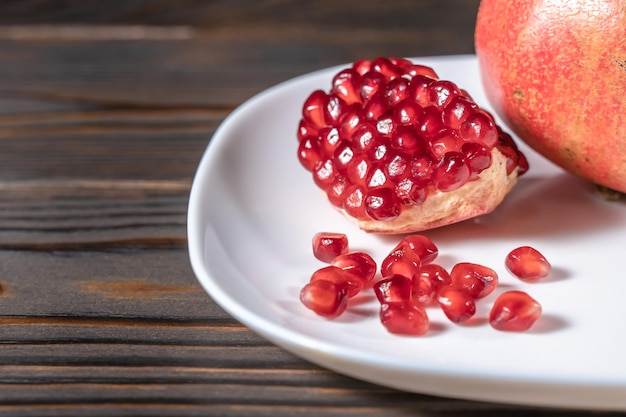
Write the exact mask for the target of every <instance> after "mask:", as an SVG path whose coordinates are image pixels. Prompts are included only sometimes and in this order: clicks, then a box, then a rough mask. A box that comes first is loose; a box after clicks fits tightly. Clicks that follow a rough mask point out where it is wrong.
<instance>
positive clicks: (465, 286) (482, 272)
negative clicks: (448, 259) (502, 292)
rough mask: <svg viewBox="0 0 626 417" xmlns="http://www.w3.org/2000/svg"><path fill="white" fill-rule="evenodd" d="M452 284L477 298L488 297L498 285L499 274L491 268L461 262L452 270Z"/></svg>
mask: <svg viewBox="0 0 626 417" xmlns="http://www.w3.org/2000/svg"><path fill="white" fill-rule="evenodd" d="M450 279H451V284H450V285H451V286H452V287H455V288H459V289H462V290H465V291H467V293H468V294H469V295H470V296H472V297H473V298H475V299H478V298H483V297H486V296H487V295H489V294H491V293H492V292H493V291H494V290H495V289H496V287H497V286H498V274H497V273H496V271H494V270H493V269H491V268H488V267H486V266H484V265H479V264H475V263H471V262H460V263H458V264H456V265H454V266H453V267H452V270H451V271H450Z"/></svg>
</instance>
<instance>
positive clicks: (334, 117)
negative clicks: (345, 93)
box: [324, 94, 349, 126]
mask: <svg viewBox="0 0 626 417" xmlns="http://www.w3.org/2000/svg"><path fill="white" fill-rule="evenodd" d="M327 97H328V98H327V101H326V105H325V106H324V118H325V120H326V124H328V125H331V126H339V125H340V121H341V118H342V116H343V115H344V113H345V112H346V110H347V109H348V108H349V106H348V105H347V104H346V102H345V101H343V100H342V99H341V98H339V97H338V96H337V95H335V94H330V95H329V96H327Z"/></svg>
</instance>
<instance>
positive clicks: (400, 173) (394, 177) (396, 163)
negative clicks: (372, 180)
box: [385, 154, 409, 182]
mask: <svg viewBox="0 0 626 417" xmlns="http://www.w3.org/2000/svg"><path fill="white" fill-rule="evenodd" d="M385 168H386V169H385V171H386V172H387V176H388V178H389V179H390V180H391V181H393V182H398V180H399V179H401V178H406V176H407V174H408V173H409V161H407V158H406V156H404V155H401V154H393V155H392V156H390V160H389V161H388V162H387V163H386V164H385Z"/></svg>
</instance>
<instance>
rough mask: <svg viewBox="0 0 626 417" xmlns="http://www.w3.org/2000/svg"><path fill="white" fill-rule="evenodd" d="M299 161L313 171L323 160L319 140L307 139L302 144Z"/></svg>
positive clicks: (299, 150)
mask: <svg viewBox="0 0 626 417" xmlns="http://www.w3.org/2000/svg"><path fill="white" fill-rule="evenodd" d="M298 159H299V160H300V163H301V164H302V166H304V167H305V168H306V169H307V170H308V171H313V168H314V167H315V165H317V163H318V162H319V161H320V159H321V156H320V150H319V145H318V140H317V138H313V137H307V138H304V139H303V140H302V141H301V142H300V145H299V146H298Z"/></svg>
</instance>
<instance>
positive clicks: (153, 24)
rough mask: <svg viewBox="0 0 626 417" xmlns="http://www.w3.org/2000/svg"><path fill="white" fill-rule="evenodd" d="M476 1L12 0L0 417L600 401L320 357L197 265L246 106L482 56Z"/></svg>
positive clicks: (507, 411) (0, 18)
mask: <svg viewBox="0 0 626 417" xmlns="http://www.w3.org/2000/svg"><path fill="white" fill-rule="evenodd" d="M477 6H478V0H419V1H416V0H411V1H409V0H399V1H394V2H378V1H369V0H368V1H359V2H355V1H346V0H333V1H330V0H314V1H307V2H300V1H293V0H292V1H287V0H261V1H252V0H235V1H233V0H228V1H226V0H214V1H208V0H182V1H174V0H124V1H121V0H112V1H106V2H103V1H96V0H84V1H80V2H77V1H67V0H21V1H3V2H0V287H1V289H2V291H1V292H0V416H4V415H15V416H59V415H62V416H100V415H106V416H207V415H216V416H217V415H219V416H272V417H280V416H289V417H294V416H316V417H317V416H344V417H345V416H455V415H463V416H500V415H507V416H525V415H528V414H529V413H532V414H533V415H537V416H546V417H547V416H552V417H555V416H565V415H568V416H569V415H580V416H582V415H586V414H588V413H584V412H571V411H567V410H550V409H538V408H526V407H517V406H511V405H501V404H487V403H481V402H473V401H465V400H453V399H447V398H439V397H432V396H428V395H419V394H411V393H404V392H399V391H396V390H392V389H388V388H384V387H380V386H377V385H373V384H370V383H367V382H363V381H357V380H355V379H352V378H349V377H346V376H342V375H339V374H336V373H334V372H332V371H329V370H325V369H321V368H319V367H317V366H316V365H314V364H311V363H308V362H306V361H304V360H302V359H299V358H297V357H296V356H294V355H292V354H290V353H289V352H286V351H285V350H283V349H281V348H278V347H276V346H274V345H272V344H271V343H269V342H268V341H266V340H265V339H263V338H261V337H260V336H258V335H257V334H255V333H254V332H252V331H250V330H249V329H247V328H246V327H245V326H242V325H241V324H240V323H238V322H237V321H235V320H234V319H233V318H231V317H230V316H229V315H228V314H227V313H225V312H224V311H223V310H222V309H221V308H220V307H219V305H218V304H216V303H215V302H214V301H213V300H211V298H210V297H209V296H208V295H207V294H206V293H205V292H204V291H203V290H202V288H201V287H200V285H199V284H198V282H197V280H196V279H195V277H194V275H193V272H192V270H191V267H190V265H189V260H188V255H187V242H186V209H187V202H188V193H189V189H190V185H191V181H192V178H193V174H194V172H195V169H196V166H197V164H198V162H199V160H200V157H201V156H202V152H203V151H204V149H205V148H206V146H207V144H208V143H209V140H210V137H211V135H212V134H213V132H214V131H215V129H216V128H217V126H218V125H219V124H220V123H221V121H222V120H223V119H224V118H225V117H226V116H227V115H228V114H229V113H230V112H231V111H232V110H233V109H234V108H235V107H236V106H238V105H239V104H241V103H242V102H243V101H244V100H246V99H247V98H249V97H251V96H253V95H254V94H256V93H258V92H260V91H262V90H263V89H265V88H267V87H269V86H271V85H274V84H276V83H279V82H281V81H284V80H286V79H288V78H291V77H293V76H297V75H301V74H304V73H306V72H309V71H312V70H316V69H319V68H323V67H326V66H329V65H336V64H340V63H345V62H349V61H352V60H355V59H359V58H363V57H374V56H377V55H397V56H425V55H443V54H459V53H472V52H473V45H472V44H473V39H472V32H473V25H474V19H475V13H476V9H477ZM594 415H617V414H616V413H594Z"/></svg>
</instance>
